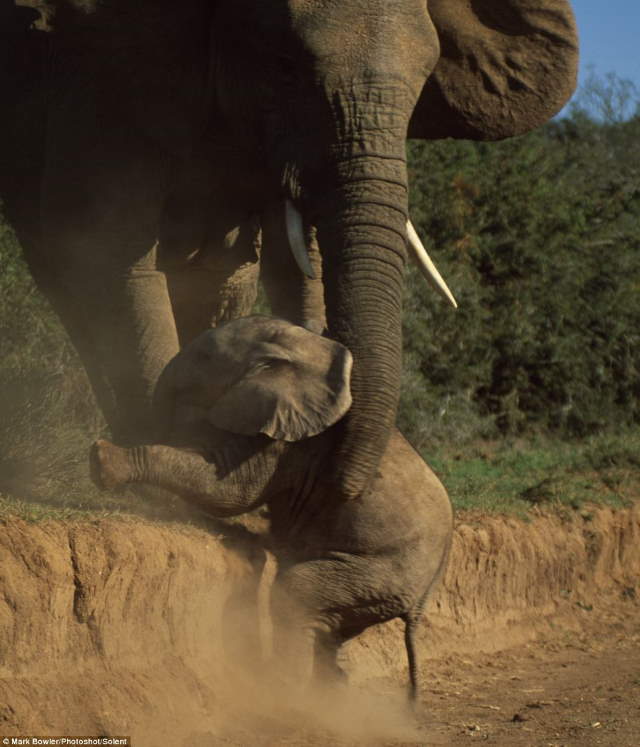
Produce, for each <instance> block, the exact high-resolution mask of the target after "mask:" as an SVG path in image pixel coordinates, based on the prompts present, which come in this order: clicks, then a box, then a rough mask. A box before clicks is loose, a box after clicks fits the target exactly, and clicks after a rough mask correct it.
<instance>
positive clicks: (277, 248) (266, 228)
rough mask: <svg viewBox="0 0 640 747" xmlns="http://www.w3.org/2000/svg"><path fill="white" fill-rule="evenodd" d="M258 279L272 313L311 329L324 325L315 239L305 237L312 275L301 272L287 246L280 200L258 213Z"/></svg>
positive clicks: (320, 279)
mask: <svg viewBox="0 0 640 747" xmlns="http://www.w3.org/2000/svg"><path fill="white" fill-rule="evenodd" d="M261 221H262V256H261V273H260V276H261V279H262V283H263V285H264V289H265V292H266V294H267V298H268V300H269V303H270V305H271V311H272V313H273V315H274V316H278V317H281V318H282V319H287V320H288V321H290V322H293V324H300V325H301V326H303V327H307V329H310V330H312V331H313V332H322V331H323V330H324V329H325V328H326V319H325V308H324V289H323V286H322V260H321V257H320V251H319V248H318V242H317V241H316V240H315V234H313V233H312V235H310V236H309V239H310V240H309V247H308V248H309V258H310V260H311V266H312V267H313V271H314V274H315V277H314V278H309V277H307V276H306V275H304V274H303V273H302V271H301V270H300V268H299V267H298V265H297V264H296V261H295V259H294V257H293V254H292V253H291V249H290V248H289V240H288V238H287V228H286V223H285V212H284V207H283V205H282V203H280V202H279V203H276V204H274V205H272V206H270V207H269V208H267V209H266V210H265V211H264V212H263V213H262V216H261Z"/></svg>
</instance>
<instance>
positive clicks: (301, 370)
mask: <svg viewBox="0 0 640 747" xmlns="http://www.w3.org/2000/svg"><path fill="white" fill-rule="evenodd" d="M351 365H352V358H351V353H350V352H349V351H348V350H347V348H345V347H344V345H341V344H340V343H338V342H335V341H334V340H329V339H327V338H325V337H321V336H320V335H317V334H315V333H313V332H309V331H308V330H306V329H303V328H302V327H296V326H294V325H292V324H286V323H284V322H283V323H282V327H281V328H280V329H279V330H278V332H277V333H276V334H275V335H271V336H270V337H269V339H268V340H267V341H265V340H262V341H259V342H258V344H257V345H256V346H255V349H254V350H252V354H251V360H250V361H247V369H246V372H245V373H244V375H243V376H241V377H240V378H239V379H237V380H236V381H235V382H234V383H233V385H232V386H231V387H230V388H229V389H228V390H227V391H226V392H225V393H224V394H223V395H222V396H221V397H220V398H219V399H218V400H216V402H215V403H214V404H213V406H212V407H211V409H210V410H209V420H210V422H211V423H212V424H213V425H215V426H216V427H217V428H221V429H223V430H226V431H230V432H232V433H240V434H243V435H256V434H258V433H264V434H266V435H267V436H270V437H271V438H274V439H279V440H283V441H299V440H301V439H303V438H309V437H311V436H315V435H317V434H318V433H321V432H322V431H324V430H325V429H327V428H328V427H329V426H331V425H333V424H334V423H336V422H337V421H338V420H340V418H341V417H342V416H343V415H344V414H345V413H346V412H347V410H348V409H349V408H350V407H351V392H350V389H349V382H350V376H351Z"/></svg>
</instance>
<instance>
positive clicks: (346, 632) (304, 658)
mask: <svg viewBox="0 0 640 747" xmlns="http://www.w3.org/2000/svg"><path fill="white" fill-rule="evenodd" d="M358 572H359V569H354V568H351V567H350V565H349V561H347V562H337V561H334V560H331V559H327V560H313V561H307V562H305V563H299V564H297V565H293V566H291V567H289V568H288V569H286V570H285V571H284V572H283V573H281V574H279V575H278V577H277V578H276V581H275V582H274V585H273V589H272V613H271V614H272V624H273V637H274V653H275V656H276V661H277V664H278V665H279V666H281V667H282V668H283V669H284V674H285V676H287V677H288V678H290V679H293V681H294V682H295V683H296V684H297V685H300V684H302V683H306V682H307V681H308V680H310V679H311V680H313V682H314V683H316V684H325V685H326V684H329V685H338V684H341V683H344V682H345V681H346V674H345V672H344V671H343V670H342V668H341V667H340V665H339V664H338V655H339V652H340V647H341V646H342V644H343V643H345V641H347V640H349V639H350V638H352V637H354V636H356V635H358V634H359V633H361V632H362V631H363V630H364V629H365V628H366V627H368V625H371V624H373V623H374V622H379V620H377V619H373V620H372V619H371V616H370V615H369V614H368V613H367V611H366V609H365V610H363V609H362V608H361V607H360V608H359V605H360V604H361V598H359V592H360V591H362V590H363V588H364V586H362V585H360V584H358V581H357V576H358ZM365 598H366V597H365ZM363 613H364V617H363ZM365 618H366V619H365Z"/></svg>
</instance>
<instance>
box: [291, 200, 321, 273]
mask: <svg viewBox="0 0 640 747" xmlns="http://www.w3.org/2000/svg"><path fill="white" fill-rule="evenodd" d="M284 211H285V217H286V222H287V237H288V239H289V246H290V247H291V252H292V254H293V256H294V259H295V260H296V264H297V265H298V267H299V268H300V270H301V271H302V272H303V273H304V274H305V275H306V276H307V277H309V278H311V279H313V278H315V273H314V271H313V267H312V266H311V260H310V259H309V250H308V249H307V242H306V239H305V236H304V225H303V223H302V216H301V215H300V211H299V210H298V209H297V208H296V207H295V206H294V204H293V203H292V202H291V200H286V201H285V203H284Z"/></svg>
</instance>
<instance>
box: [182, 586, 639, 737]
mask: <svg viewBox="0 0 640 747" xmlns="http://www.w3.org/2000/svg"><path fill="white" fill-rule="evenodd" d="M566 626H569V627H566ZM426 669H428V671H427V672H425V676H424V678H423V692H422V696H421V698H420V702H419V704H418V706H417V709H416V714H415V717H412V716H411V715H410V714H409V713H408V712H407V711H406V710H405V708H404V705H403V701H402V698H401V697H400V693H399V690H398V681H397V679H396V680H394V681H390V680H388V681H386V682H385V681H379V680H378V681H374V682H371V683H368V684H367V685H366V686H362V687H360V688H358V689H355V690H352V691H351V693H350V694H347V693H345V694H343V696H342V697H341V698H339V699H338V701H333V702H331V701H324V702H322V701H321V700H320V701H316V702H314V703H313V704H311V705H309V704H307V710H306V713H305V712H303V711H296V709H292V710H291V711H290V712H289V713H287V712H286V710H283V711H282V713H280V714H278V716H277V717H276V718H275V719H273V720H271V719H264V717H263V718H262V720H260V719H258V721H255V720H254V719H256V718H257V716H256V715H255V714H254V715H253V716H251V715H247V714H245V715H244V718H242V717H241V718H240V719H239V721H237V722H236V728H235V729H231V730H230V731H229V732H228V736H227V738H226V739H225V738H222V739H221V738H220V737H218V739H215V738H212V736H211V735H210V734H209V735H207V734H206V733H205V734H200V735H199V737H196V735H195V734H194V735H193V737H192V739H193V741H191V740H188V741H187V742H185V747H187V744H188V745H190V747H191V746H192V747H208V746H209V745H219V744H233V745H236V744H237V745H240V744H256V745H260V747H263V746H264V747H266V745H300V747H316V746H317V745H335V747H355V745H371V747H383V746H385V747H387V746H388V747H391V745H393V746H394V747H400V746H402V745H406V746H407V747H408V745H425V747H426V746H427V745H466V744H471V743H473V742H474V741H476V742H481V743H483V744H484V743H486V744H495V745H505V746H509V747H510V746H511V745H514V747H515V746H518V745H520V746H524V745H526V746H527V747H538V746H540V747H570V746H571V747H592V746H594V747H595V745H607V746H609V745H610V746H612V747H613V746H614V745H615V747H637V745H638V744H640V605H639V604H638V602H637V601H636V600H634V599H632V598H626V599H625V598H623V599H617V598H614V597H610V598H608V599H606V600H603V605H602V608H601V609H600V610H595V609H592V610H585V609H581V608H576V609H575V614H574V615H573V617H571V616H565V617H564V619H563V624H562V625H558V626H554V627H551V628H550V630H549V632H548V633H547V634H545V635H542V636H540V637H539V638H538V639H537V640H536V641H534V642H531V643H529V644H527V645H524V646H519V647H516V648H511V649H507V650H504V651H501V652H497V653H493V654H482V653H479V654H476V655H474V656H459V655H452V656H449V657H447V658H445V659H440V660H436V661H430V662H428V666H427V667H426ZM285 722H288V723H285ZM314 722H315V723H316V726H314V727H312V728H310V727H309V724H310V723H314ZM239 723H243V725H244V726H245V727H246V728H247V731H246V732H244V729H242V728H241V729H240V733H238V731H237V727H238V724H239ZM336 726H337V728H336ZM234 732H235V733H234ZM242 732H244V734H243V733H242ZM250 735H251V736H250Z"/></svg>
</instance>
